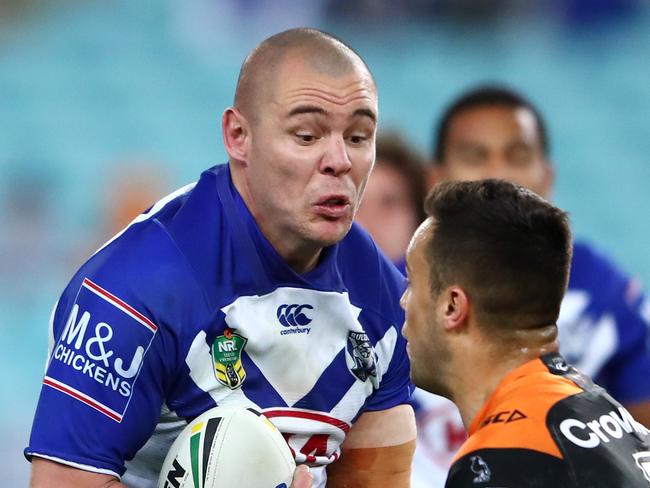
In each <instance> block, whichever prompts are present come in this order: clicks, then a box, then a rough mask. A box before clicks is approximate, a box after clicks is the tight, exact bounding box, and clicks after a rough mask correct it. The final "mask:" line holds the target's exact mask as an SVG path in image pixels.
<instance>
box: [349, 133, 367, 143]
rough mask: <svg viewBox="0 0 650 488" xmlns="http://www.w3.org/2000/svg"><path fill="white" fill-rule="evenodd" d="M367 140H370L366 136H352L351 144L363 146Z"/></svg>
mask: <svg viewBox="0 0 650 488" xmlns="http://www.w3.org/2000/svg"><path fill="white" fill-rule="evenodd" d="M367 139H368V138H367V137H365V136H358V135H355V136H350V142H351V143H352V144H362V143H364V142H365V141H366V140H367Z"/></svg>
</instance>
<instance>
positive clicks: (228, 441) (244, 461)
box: [158, 407, 296, 488]
mask: <svg viewBox="0 0 650 488" xmlns="http://www.w3.org/2000/svg"><path fill="white" fill-rule="evenodd" d="M295 469H296V463H295V461H294V459H293V456H292V455H291V450H290V449H289V446H288V445H287V443H286V442H285V440H284V438H283V437H282V434H280V431H279V430H278V429H277V428H276V427H275V426H274V425H273V424H272V423H271V422H270V421H269V420H268V419H267V418H266V417H265V416H264V415H262V414H260V413H259V412H257V411H255V410H253V409H247V408H243V407H215V408H212V409H210V410H208V411H207V412H204V413H203V414H201V415H200V416H198V417H197V418H195V419H194V420H193V421H192V422H190V423H189V424H188V425H187V426H186V427H185V428H184V429H183V431H182V432H181V433H180V435H179V436H178V437H177V438H176V440H175V441H174V443H173V444H172V447H171V448H170V449H169V452H168V453H167V457H166V458H165V462H164V463H163V467H162V471H161V472H160V478H159V479H158V488H223V487H236V488H267V487H268V488H288V487H289V486H290V485H291V479H292V477H293V472H294V470H295Z"/></svg>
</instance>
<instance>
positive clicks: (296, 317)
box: [276, 303, 314, 327]
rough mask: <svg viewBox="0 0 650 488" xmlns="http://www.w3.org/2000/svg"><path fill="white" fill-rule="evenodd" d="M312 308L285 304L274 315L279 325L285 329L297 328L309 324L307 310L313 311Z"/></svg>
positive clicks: (303, 305) (296, 304)
mask: <svg viewBox="0 0 650 488" xmlns="http://www.w3.org/2000/svg"><path fill="white" fill-rule="evenodd" d="M313 309H314V307H312V306H311V305H309V304H307V303H305V304H302V305H300V304H298V303H292V304H286V303H283V304H282V305H280V306H279V307H278V310H277V312H276V315H277V317H278V320H279V321H280V324H282V325H283V326H285V327H297V326H301V325H307V324H309V323H310V322H311V320H312V319H311V318H310V317H308V316H307V312H306V311H307V310H313Z"/></svg>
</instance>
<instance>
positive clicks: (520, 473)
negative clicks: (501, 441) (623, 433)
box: [445, 448, 577, 488]
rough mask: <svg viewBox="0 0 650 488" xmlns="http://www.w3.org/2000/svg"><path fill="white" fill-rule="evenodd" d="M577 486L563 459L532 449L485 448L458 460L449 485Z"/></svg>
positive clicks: (485, 487)
mask: <svg viewBox="0 0 650 488" xmlns="http://www.w3.org/2000/svg"><path fill="white" fill-rule="evenodd" d="M469 486H471V487H476V488H488V487H499V488H548V487H549V486H552V487H554V488H577V486H576V485H575V484H574V483H573V481H572V480H571V477H570V474H569V470H568V468H567V467H566V465H565V463H564V462H563V460H562V459H560V458H557V457H555V456H551V455H550V454H546V453H542V452H539V451H534V450H531V449H517V448H499V449H495V448H485V449H479V450H476V451H472V452H470V453H468V454H466V455H465V456H463V457H461V458H460V459H458V460H457V461H456V462H455V463H454V464H453V465H452V467H451V468H450V470H449V475H448V476H447V483H446V484H445V488H467V487H469Z"/></svg>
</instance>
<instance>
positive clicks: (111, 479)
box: [29, 457, 126, 488]
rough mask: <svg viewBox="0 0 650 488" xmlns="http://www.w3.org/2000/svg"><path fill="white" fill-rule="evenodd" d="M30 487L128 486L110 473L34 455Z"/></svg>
mask: <svg viewBox="0 0 650 488" xmlns="http://www.w3.org/2000/svg"><path fill="white" fill-rule="evenodd" d="M29 486H30V488H120V487H126V485H123V484H122V483H120V481H119V480H118V479H117V478H116V477H115V476H111V475H109V474H100V473H91V472H90V471H83V470H81V469H77V468H73V467H71V466H66V465H64V464H59V463H55V462H54V461H50V460H48V459H43V458H38V457H34V458H33V459H32V473H31V479H30V482H29Z"/></svg>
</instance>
